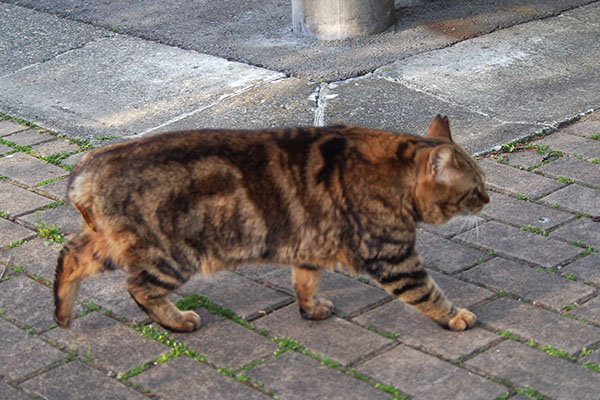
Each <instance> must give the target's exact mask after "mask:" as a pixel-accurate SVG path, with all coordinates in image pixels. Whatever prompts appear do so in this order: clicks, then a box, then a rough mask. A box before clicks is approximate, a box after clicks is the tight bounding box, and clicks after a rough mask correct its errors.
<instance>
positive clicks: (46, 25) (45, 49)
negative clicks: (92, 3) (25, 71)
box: [0, 2, 112, 77]
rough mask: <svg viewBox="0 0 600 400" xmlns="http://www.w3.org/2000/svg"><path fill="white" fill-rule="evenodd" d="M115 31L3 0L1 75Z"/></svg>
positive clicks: (0, 46) (0, 26)
mask: <svg viewBox="0 0 600 400" xmlns="http://www.w3.org/2000/svg"><path fill="white" fill-rule="evenodd" d="M15 22H17V23H15ZM111 35H112V33H111V32H109V31H108V30H105V29H101V28H98V27H95V26H92V25H89V24H82V23H80V22H75V21H69V20H66V19H64V18H59V17H57V16H54V15H50V14H47V13H43V12H38V11H35V10H31V9H29V8H24V7H18V6H14V5H11V4H6V3H4V2H3V3H2V4H0V77H2V76H3V75H7V74H9V73H11V72H15V71H18V70H19V69H21V68H24V67H27V66H30V65H33V64H37V63H40V62H44V61H46V60H49V59H51V58H53V57H55V56H57V55H59V54H61V53H64V52H66V51H69V50H71V49H75V48H78V47H81V46H83V45H84V44H86V43H88V42H90V41H92V40H96V39H100V38H103V37H107V36H111Z"/></svg>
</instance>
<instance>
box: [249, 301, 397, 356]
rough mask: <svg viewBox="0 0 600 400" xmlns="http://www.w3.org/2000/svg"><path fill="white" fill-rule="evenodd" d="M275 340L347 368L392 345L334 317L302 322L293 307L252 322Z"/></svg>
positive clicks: (295, 308) (381, 337)
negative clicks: (286, 340)
mask: <svg viewBox="0 0 600 400" xmlns="http://www.w3.org/2000/svg"><path fill="white" fill-rule="evenodd" d="M255 324H256V326H257V327H259V328H263V329H268V330H269V331H270V332H271V334H272V335H273V336H275V337H289V338H292V339H296V340H298V341H299V342H300V343H302V344H303V345H304V346H306V347H307V348H308V349H309V350H310V351H312V352H314V353H319V354H324V355H327V357H329V358H331V359H333V360H335V361H338V362H341V363H342V364H344V365H348V364H351V363H354V362H356V361H357V360H359V359H361V358H363V357H366V356H368V355H369V354H372V353H374V352H376V351H377V350H379V349H381V348H383V347H384V346H387V345H389V344H390V343H392V341H391V340H390V339H386V338H384V337H383V336H380V335H378V334H376V333H375V332H372V331H369V330H367V329H363V328H361V327H359V326H358V325H355V324H352V323H351V322H348V321H346V320H343V319H341V318H337V317H335V316H332V317H329V318H327V319H325V320H322V321H308V320H305V319H303V318H302V317H301V316H300V313H299V312H298V307H297V306H296V305H295V304H292V305H289V306H287V307H285V308H283V309H281V310H278V311H276V312H274V313H272V314H269V315H267V316H266V317H264V318H261V319H259V320H257V321H256V322H255Z"/></svg>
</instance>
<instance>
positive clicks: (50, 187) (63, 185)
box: [38, 179, 69, 201]
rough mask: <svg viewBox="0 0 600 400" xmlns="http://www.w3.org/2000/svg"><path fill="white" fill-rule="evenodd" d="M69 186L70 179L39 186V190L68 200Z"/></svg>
mask: <svg viewBox="0 0 600 400" xmlns="http://www.w3.org/2000/svg"><path fill="white" fill-rule="evenodd" d="M68 186H69V180H68V179H61V180H59V181H55V182H50V183H48V184H46V185H42V186H38V190H41V191H44V192H46V193H50V194H51V195H53V196H56V197H58V198H59V199H63V200H65V201H66V200H67V187H68Z"/></svg>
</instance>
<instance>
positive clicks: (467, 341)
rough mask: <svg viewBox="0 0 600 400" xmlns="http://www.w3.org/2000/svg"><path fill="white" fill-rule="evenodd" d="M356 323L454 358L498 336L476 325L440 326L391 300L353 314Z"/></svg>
mask: <svg viewBox="0 0 600 400" xmlns="http://www.w3.org/2000/svg"><path fill="white" fill-rule="evenodd" d="M354 321H355V322H357V323H359V324H360V325H363V326H366V327H369V326H372V327H374V329H377V330H384V331H387V332H391V333H396V334H398V340H400V341H401V342H403V343H406V344H408V345H410V346H414V347H418V348H422V349H425V350H427V352H429V353H434V354H436V355H440V356H442V357H444V358H448V359H452V360H456V359H458V358H459V357H461V356H464V355H468V354H471V353H472V352H474V351H476V350H478V349H480V348H482V347H484V346H487V345H489V344H490V343H493V342H494V341H496V340H498V336H496V335H494V334H493V333H491V332H488V331H486V330H484V329H481V328H480V327H478V326H475V327H474V328H472V329H469V330H466V331H462V332H452V331H449V330H446V329H443V328H441V327H440V326H439V325H438V324H436V323H435V322H433V321H432V320H431V319H430V318H429V317H427V316H426V315H425V314H423V313H421V312H420V311H418V310H416V309H415V308H413V307H411V306H409V305H407V304H405V303H402V302H401V301H392V302H390V303H387V304H384V305H383V306H380V307H377V308H376V309H374V310H372V311H369V312H368V313H365V314H361V315H359V316H358V317H356V318H354Z"/></svg>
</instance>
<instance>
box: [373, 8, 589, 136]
mask: <svg viewBox="0 0 600 400" xmlns="http://www.w3.org/2000/svg"><path fill="white" fill-rule="evenodd" d="M588 18H589V19H593V20H594V21H595V23H592V22H590V21H586V22H582V21H579V20H577V19H573V18H567V17H556V18H552V19H547V20H543V21H533V22H529V23H525V24H521V25H517V26H513V27H511V28H508V29H503V30H499V31H496V32H493V33H491V34H488V35H484V36H481V37H478V38H475V39H471V40H468V41H464V42H461V43H458V44H456V45H454V46H452V47H447V48H444V49H442V50H438V51H432V52H428V53H425V54H421V55H418V56H415V57H411V58H408V59H404V60H400V61H397V62H395V63H393V64H391V65H388V66H384V67H382V68H380V69H378V70H377V72H376V73H377V74H378V75H379V76H382V77H385V78H387V79H393V80H396V81H398V82H400V83H403V84H406V85H408V86H409V87H414V88H417V89H419V90H423V91H425V92H427V93H430V94H433V95H436V96H440V97H441V98H443V99H446V100H448V101H450V102H454V103H458V104H462V105H463V106H465V107H468V108H470V109H471V110H473V111H479V112H481V113H484V114H486V115H490V116H493V117H495V118H497V119H498V120H501V121H506V122H509V121H510V122H513V123H514V122H517V121H519V122H523V123H537V124H544V125H551V126H554V125H556V124H557V123H558V122H561V121H564V120H566V119H569V118H572V117H574V116H576V115H577V114H578V113H580V112H581V110H583V109H586V108H587V107H589V105H590V104H598V103H599V102H600V69H598V66H597V63H596V62H595V61H593V60H594V59H595V58H597V57H600V42H598V41H597V40H595V38H597V37H598V35H599V34H600V25H599V24H598V21H600V17H598V16H597V15H595V18H597V19H595V18H594V15H592V14H588ZM542 43H543V46H542V45H541V44H542ZM574 48H585V49H586V51H585V54H583V53H573V51H571V49H574ZM590 52H591V54H595V56H594V57H592V58H590V57H589V56H590ZM573 71H577V73H573ZM590 79H591V80H590ZM533 87H535V95H532V91H531V89H532V88H533Z"/></svg>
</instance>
